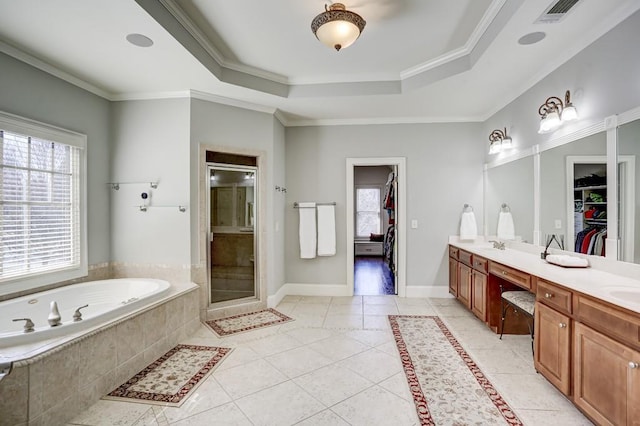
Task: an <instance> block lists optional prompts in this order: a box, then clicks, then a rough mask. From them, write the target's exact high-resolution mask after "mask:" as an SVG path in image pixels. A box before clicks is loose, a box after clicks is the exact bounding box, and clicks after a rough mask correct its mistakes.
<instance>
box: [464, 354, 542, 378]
mask: <svg viewBox="0 0 640 426" xmlns="http://www.w3.org/2000/svg"><path fill="white" fill-rule="evenodd" d="M469 351H471V350H469ZM471 355H472V357H473V359H474V360H475V361H476V364H478V366H479V367H480V369H481V370H482V371H483V372H484V373H485V374H488V373H491V374H535V370H534V369H533V368H532V367H533V365H532V364H529V363H528V362H525V361H524V360H523V359H522V358H521V357H519V356H518V355H516V353H515V352H514V351H513V350H511V349H506V348H504V349H502V348H500V349H474V350H473V351H472V352H471Z"/></svg>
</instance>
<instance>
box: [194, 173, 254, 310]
mask: <svg viewBox="0 0 640 426" xmlns="http://www.w3.org/2000/svg"><path fill="white" fill-rule="evenodd" d="M256 172H257V168H256V167H255V166H247V165H231V164H219V163H207V175H208V182H209V191H208V193H207V196H208V203H207V205H208V207H209V208H208V209H207V210H208V220H207V223H208V224H209V246H210V247H209V265H210V267H209V271H210V272H209V294H210V303H212V304H213V303H220V302H228V301H237V300H240V299H255V298H256V282H257V280H256V276H257V274H256V256H255V253H256V232H255V231H256V212H257V209H256V207H257V206H256V200H257V197H256V194H257V187H258V182H257V177H258V175H257V173H256Z"/></svg>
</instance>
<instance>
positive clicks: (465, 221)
mask: <svg viewBox="0 0 640 426" xmlns="http://www.w3.org/2000/svg"><path fill="white" fill-rule="evenodd" d="M477 237H478V225H477V224H476V215H475V214H474V213H473V212H462V217H461V218H460V239H461V240H475V239H476V238H477Z"/></svg>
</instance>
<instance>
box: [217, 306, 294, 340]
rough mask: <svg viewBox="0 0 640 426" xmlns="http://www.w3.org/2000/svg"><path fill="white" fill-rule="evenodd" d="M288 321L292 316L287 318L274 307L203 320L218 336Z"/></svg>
mask: <svg viewBox="0 0 640 426" xmlns="http://www.w3.org/2000/svg"><path fill="white" fill-rule="evenodd" d="M289 321H293V318H289V317H288V316H286V315H285V314H283V313H281V312H278V311H276V310H275V309H265V310H263V311H258V312H251V313H248V314H242V315H234V316H232V317H226V318H221V319H217V320H211V321H205V323H206V324H207V325H208V326H209V328H210V329H211V330H213V332H214V333H216V334H217V335H218V336H220V337H224V336H229V335H232V334H236V333H242V332H244V331H250V330H255V329H257V328H262V327H269V326H271V325H276V324H282V323H285V322H289Z"/></svg>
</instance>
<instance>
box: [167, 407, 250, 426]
mask: <svg viewBox="0 0 640 426" xmlns="http://www.w3.org/2000/svg"><path fill="white" fill-rule="evenodd" d="M213 419H215V423H213ZM213 424H215V425H216V426H251V422H250V421H249V419H247V416H245V415H244V414H243V413H242V411H241V410H240V409H239V408H238V407H237V406H236V404H234V403H233V402H231V403H229V404H225V405H222V406H220V407H216V408H213V409H211V410H208V411H205V412H203V413H200V414H196V415H195V416H191V417H187V418H186V419H184V420H180V421H178V422H176V423H172V426H173V425H176V426H211V425H213Z"/></svg>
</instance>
